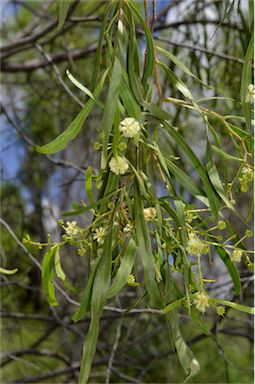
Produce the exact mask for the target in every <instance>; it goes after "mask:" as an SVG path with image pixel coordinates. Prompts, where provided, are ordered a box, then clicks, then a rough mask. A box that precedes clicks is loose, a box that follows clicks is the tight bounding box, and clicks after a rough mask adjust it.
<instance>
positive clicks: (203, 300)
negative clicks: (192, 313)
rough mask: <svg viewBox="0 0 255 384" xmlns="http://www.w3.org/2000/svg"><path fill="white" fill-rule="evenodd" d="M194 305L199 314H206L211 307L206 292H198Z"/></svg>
mask: <svg viewBox="0 0 255 384" xmlns="http://www.w3.org/2000/svg"><path fill="white" fill-rule="evenodd" d="M193 303H194V304H195V306H196V309H197V310H198V311H199V312H202V313H205V311H206V308H208V307H209V296H208V295H207V294H206V293H205V292H197V293H196V295H195V298H194V299H193Z"/></svg>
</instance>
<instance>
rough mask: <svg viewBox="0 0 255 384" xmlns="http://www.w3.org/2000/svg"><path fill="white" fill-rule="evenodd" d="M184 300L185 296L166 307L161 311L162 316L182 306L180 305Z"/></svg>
mask: <svg viewBox="0 0 255 384" xmlns="http://www.w3.org/2000/svg"><path fill="white" fill-rule="evenodd" d="M184 300H186V296H184V297H181V298H180V299H178V300H175V301H173V302H172V303H170V304H168V305H167V306H166V307H164V308H163V309H162V311H161V314H162V315H165V314H166V313H168V312H170V311H172V310H173V309H176V308H178V307H180V306H181V305H182V303H183V302H184Z"/></svg>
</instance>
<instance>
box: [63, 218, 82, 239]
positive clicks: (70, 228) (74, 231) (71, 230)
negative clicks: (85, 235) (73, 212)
mask: <svg viewBox="0 0 255 384" xmlns="http://www.w3.org/2000/svg"><path fill="white" fill-rule="evenodd" d="M63 228H64V230H65V231H66V234H67V235H68V236H76V235H78V233H79V228H78V227H77V224H76V221H72V222H70V221H67V222H66V226H64V225H63Z"/></svg>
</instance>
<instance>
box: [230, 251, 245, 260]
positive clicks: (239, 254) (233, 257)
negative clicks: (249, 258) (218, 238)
mask: <svg viewBox="0 0 255 384" xmlns="http://www.w3.org/2000/svg"><path fill="white" fill-rule="evenodd" d="M242 256H243V252H242V250H241V249H235V250H234V251H233V253H232V255H231V256H230V258H231V260H232V261H234V262H235V263H240V262H241V260H242Z"/></svg>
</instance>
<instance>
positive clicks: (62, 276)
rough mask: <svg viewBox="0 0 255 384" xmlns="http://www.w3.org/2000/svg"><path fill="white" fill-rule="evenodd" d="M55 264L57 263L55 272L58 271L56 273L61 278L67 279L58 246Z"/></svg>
mask: <svg viewBox="0 0 255 384" xmlns="http://www.w3.org/2000/svg"><path fill="white" fill-rule="evenodd" d="M54 265H55V272H56V275H57V276H58V277H59V278H60V279H61V280H63V281H65V279H66V274H65V272H64V271H63V269H62V266H61V261H60V252H59V247H57V249H56V253H55V259H54Z"/></svg>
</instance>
